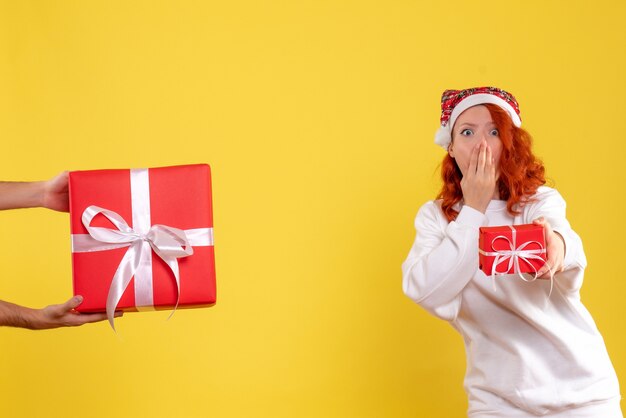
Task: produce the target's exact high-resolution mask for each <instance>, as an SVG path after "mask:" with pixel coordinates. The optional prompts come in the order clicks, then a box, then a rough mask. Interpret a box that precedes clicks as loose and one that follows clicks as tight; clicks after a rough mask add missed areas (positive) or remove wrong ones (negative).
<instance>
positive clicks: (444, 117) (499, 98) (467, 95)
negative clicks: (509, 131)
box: [435, 87, 522, 149]
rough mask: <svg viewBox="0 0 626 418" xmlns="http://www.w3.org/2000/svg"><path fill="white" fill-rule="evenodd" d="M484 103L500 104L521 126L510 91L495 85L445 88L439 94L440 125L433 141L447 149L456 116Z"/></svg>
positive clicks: (517, 109)
mask: <svg viewBox="0 0 626 418" xmlns="http://www.w3.org/2000/svg"><path fill="white" fill-rule="evenodd" d="M486 103H491V104H495V105H497V106H500V107H501V108H502V109H504V110H506V111H507V113H508V114H509V116H510V117H511V120H512V121H513V124H514V125H515V126H517V127H520V126H522V119H521V118H520V111H519V105H518V104H517V100H515V97H513V95H512V94H511V93H508V92H506V91H504V90H502V89H499V88H496V87H472V88H470V89H465V90H446V91H444V92H443V94H442V95H441V126H440V127H439V129H438V130H437V133H436V134H435V143H436V144H438V145H441V146H442V147H443V148H445V149H448V146H449V145H450V142H452V127H453V126H454V122H456V118H458V117H459V115H460V114H461V113H463V111H465V110H467V109H469V108H470V107H472V106H476V105H479V104H486Z"/></svg>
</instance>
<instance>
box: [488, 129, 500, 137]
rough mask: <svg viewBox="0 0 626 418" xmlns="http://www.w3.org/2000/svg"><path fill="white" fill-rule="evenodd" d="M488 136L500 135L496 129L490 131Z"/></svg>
mask: <svg viewBox="0 0 626 418" xmlns="http://www.w3.org/2000/svg"><path fill="white" fill-rule="evenodd" d="M490 134H491V136H498V135H500V133H499V132H498V130H497V129H492V130H491V132H490Z"/></svg>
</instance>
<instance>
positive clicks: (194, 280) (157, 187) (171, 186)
mask: <svg viewBox="0 0 626 418" xmlns="http://www.w3.org/2000/svg"><path fill="white" fill-rule="evenodd" d="M69 195H70V196H69V199H70V218H71V234H72V267H73V283H74V295H82V296H83V303H82V304H81V305H80V306H79V307H78V308H77V310H78V311H80V312H103V311H107V312H108V313H109V319H110V320H112V315H113V312H114V311H115V310H121V311H138V310H151V309H172V308H174V307H176V306H178V307H181V308H182V307H185V308H192V307H202V306H210V305H212V304H214V303H215V297H216V292H215V256H214V248H213V213H212V212H213V211H212V202H211V172H210V168H209V166H208V165H206V164H197V165H185V166H175V167H161V168H150V169H133V170H93V171H73V172H70V175H69ZM177 282H178V284H177Z"/></svg>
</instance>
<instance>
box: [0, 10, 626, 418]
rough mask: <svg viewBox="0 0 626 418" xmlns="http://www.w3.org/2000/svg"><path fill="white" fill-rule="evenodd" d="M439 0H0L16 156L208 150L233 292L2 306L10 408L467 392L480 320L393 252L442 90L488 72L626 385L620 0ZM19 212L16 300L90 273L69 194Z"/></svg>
mask: <svg viewBox="0 0 626 418" xmlns="http://www.w3.org/2000/svg"><path fill="white" fill-rule="evenodd" d="M436 3H437V2H430V1H424V2H417V1H363V0H358V1H356V0H355V1H339V0H309V1H293V0H284V1H278V0H276V1H255V0H247V1H245V0H239V1H211V2H202V1H195V2H194V1H158V2H157V1H143V2H139V1H130V2H126V1H12V0H7V1H2V2H1V3H0V144H1V149H0V179H3V180H34V179H44V178H49V177H51V176H53V175H54V174H56V173H57V172H59V171H62V170H64V169H70V170H71V169H93V168H127V167H151V166H162V165H172V164H185V163H195V162H207V163H209V164H211V166H212V169H213V175H214V201H215V228H216V229H215V234H216V254H217V273H218V276H217V278H218V304H217V305H216V306H215V307H213V308H210V309H199V310H181V311H178V312H176V314H175V315H174V317H173V318H172V319H171V320H170V321H168V322H166V321H165V320H166V317H167V316H168V313H167V312H157V313H141V314H128V315H126V316H125V317H124V318H122V319H121V320H118V322H117V324H118V328H119V330H120V334H121V337H120V338H118V337H117V336H116V335H114V334H113V332H112V331H111V329H110V328H109V327H108V325H107V324H106V323H101V324H97V325H92V326H85V327H82V328H78V329H63V330H56V331H45V332H31V331H25V330H18V329H8V328H3V329H0V376H1V377H0V405H1V406H0V408H1V412H0V415H2V416H6V417H35V416H48V417H65V416H90V417H111V416H120V417H130V416H152V417H171V416H181V417H205V416H214V417H248V416H255V417H322V416H323V417H359V418H361V417H435V418H436V417H453V416H462V415H463V414H464V411H465V408H466V399H465V394H464V392H463V390H462V378H463V373H464V353H463V347H462V341H461V339H460V337H459V336H458V335H457V334H456V333H455V332H454V331H453V330H452V328H451V327H450V326H448V325H447V324H446V323H444V322H442V321H440V320H437V319H435V318H433V317H430V316H429V315H428V314H427V313H426V312H425V311H424V310H422V309H421V308H420V307H418V306H416V305H414V304H413V303H412V302H411V301H409V300H408V299H407V298H406V297H405V296H404V295H403V294H402V291H401V285H400V284H401V274H400V264H401V262H402V261H403V260H404V257H405V256H406V253H407V252H408V250H409V248H410V245H411V243H412V241H413V238H414V230H413V218H414V215H415V213H416V211H417V209H418V207H419V206H420V205H421V204H422V203H423V202H425V201H426V200H428V199H430V198H432V197H433V196H434V194H435V192H436V190H437V187H438V177H437V174H434V172H435V170H436V168H437V164H438V162H439V160H440V159H441V158H442V156H443V151H442V150H440V149H439V148H437V147H436V146H435V145H434V144H433V142H432V141H433V135H434V132H435V130H436V128H437V125H438V118H439V107H438V106H439V98H440V94H441V92H442V91H443V90H444V89H445V88H463V87H470V86H476V85H496V86H500V87H503V88H506V89H508V90H510V91H511V92H513V93H514V94H515V95H516V96H517V98H518V100H519V101H520V104H521V108H522V117H523V119H524V125H525V126H526V128H528V129H529V130H530V132H531V133H532V134H533V135H534V137H535V141H536V142H535V146H536V148H535V149H536V152H537V154H538V155H540V156H541V157H542V158H543V160H544V162H545V163H546V165H547V169H548V175H549V177H550V178H551V179H553V184H554V185H555V187H557V188H558V189H559V190H560V191H561V193H562V194H563V195H564V197H565V198H566V200H567V201H568V204H569V206H568V215H569V219H570V221H571V223H572V225H573V226H574V228H575V229H576V230H577V231H578V232H579V233H580V235H581V236H582V238H583V242H584V244H585V249H586V252H587V256H588V258H589V267H588V271H587V275H586V283H585V286H584V288H583V292H582V295H583V300H584V302H585V303H586V305H587V307H588V308H589V309H590V311H591V312H592V314H593V315H594V318H595V320H596V322H597V324H598V326H599V328H600V330H601V331H602V333H603V335H604V338H605V340H606V344H607V346H608V350H609V352H610V354H611V356H612V359H613V363H614V365H615V367H616V369H617V371H618V374H619V376H620V378H621V380H622V383H623V384H625V385H626V356H625V354H626V325H625V324H624V321H623V319H622V318H624V316H625V315H626V308H625V307H624V306H625V305H624V303H623V298H624V294H626V277H625V276H624V274H623V270H624V267H623V263H621V261H623V258H624V257H623V254H622V251H623V248H624V245H623V240H624V236H626V227H624V222H622V220H621V219H619V218H620V217H621V215H622V214H623V213H624V205H625V204H626V202H625V199H624V194H623V188H624V183H625V182H626V174H625V172H624V163H623V161H624V155H625V151H626V146H625V145H624V143H625V140H626V138H625V137H626V134H625V132H626V130H625V129H624V128H623V126H622V125H623V122H622V121H623V120H624V114H625V113H626V104H625V103H626V100H625V97H626V84H625V82H624V79H625V78H624V74H626V68H625V63H626V57H625V55H624V45H626V32H625V31H624V29H623V21H624V20H625V19H626V6H625V5H626V3H624V2H623V1H619V0H615V1H606V0H599V1H594V2H587V1H562V2H544V1H530V2H522V3H515V2H502V1H488V2H464V1H457V0H450V1H446V2H441V4H440V5H438V4H436ZM478 3H480V4H478ZM620 27H621V28H622V29H619V28H620ZM0 230H1V232H0V236H1V239H0V254H1V256H0V257H1V263H2V264H1V265H2V267H1V269H2V273H0V298H1V299H4V300H9V301H13V302H16V303H20V304H24V305H27V306H44V305H47V304H50V303H59V302H61V301H64V300H65V299H67V298H68V297H69V296H70V295H71V267H70V251H69V238H68V236H69V224H68V216H67V215H66V214H60V213H53V212H50V211H46V210H44V209H32V210H25V211H8V212H1V213H0Z"/></svg>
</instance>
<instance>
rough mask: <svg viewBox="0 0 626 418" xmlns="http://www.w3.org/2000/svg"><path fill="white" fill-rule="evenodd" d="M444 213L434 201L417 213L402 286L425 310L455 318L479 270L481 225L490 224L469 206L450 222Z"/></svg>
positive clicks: (441, 316)
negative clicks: (466, 290)
mask: <svg viewBox="0 0 626 418" xmlns="http://www.w3.org/2000/svg"><path fill="white" fill-rule="evenodd" d="M443 216H444V215H443V213H442V212H441V209H440V208H439V206H437V204H436V203H434V202H428V203H426V204H425V205H424V206H422V207H421V208H420V210H419V212H418V213H417V217H416V218H415V229H416V230H417V235H416V237H415V242H414V243H413V247H412V248H411V251H410V252H409V256H408V257H407V259H406V260H405V261H404V263H403V264H402V287H403V290H404V293H405V294H406V295H407V296H408V297H409V298H411V299H412V300H413V301H415V302H416V303H418V304H420V305H421V306H422V307H423V308H424V309H426V310H427V311H429V312H430V313H432V314H433V315H435V316H437V317H439V318H442V319H445V320H447V321H453V320H454V319H456V316H457V315H458V312H459V308H460V306H461V291H462V290H463V289H464V288H465V286H466V285H467V283H469V281H470V280H472V278H473V277H474V275H475V274H476V272H477V271H478V228H479V227H480V226H483V225H486V224H487V217H486V216H485V214H483V213H481V212H479V211H477V210H475V209H473V208H471V207H469V206H463V208H462V209H461V211H460V212H459V215H458V217H457V219H456V220H455V221H452V222H450V223H447V221H445V218H444V217H443Z"/></svg>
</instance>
